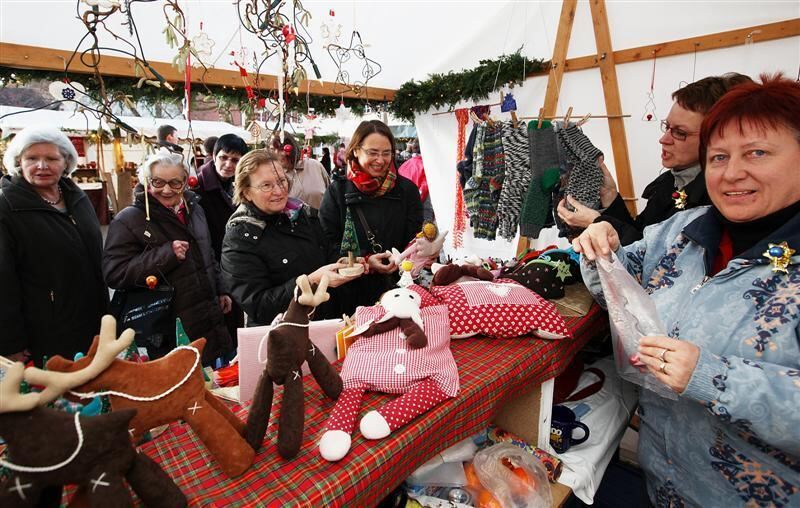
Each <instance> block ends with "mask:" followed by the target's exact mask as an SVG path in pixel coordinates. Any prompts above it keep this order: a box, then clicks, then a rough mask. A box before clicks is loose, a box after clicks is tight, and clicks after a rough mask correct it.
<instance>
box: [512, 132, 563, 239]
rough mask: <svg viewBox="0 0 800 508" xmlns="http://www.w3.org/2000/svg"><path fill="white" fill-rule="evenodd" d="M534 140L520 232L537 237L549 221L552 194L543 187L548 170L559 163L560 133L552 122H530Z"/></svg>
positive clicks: (530, 137) (531, 140)
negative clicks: (555, 130) (558, 144)
mask: <svg viewBox="0 0 800 508" xmlns="http://www.w3.org/2000/svg"><path fill="white" fill-rule="evenodd" d="M528 138H529V140H530V159H531V180H530V183H529V185H528V189H527V192H526V194H525V202H524V204H523V205H522V211H521V215H520V234H522V235H524V236H529V237H533V238H538V237H539V232H540V231H541V229H542V227H543V226H544V224H545V220H546V217H547V211H548V209H549V207H550V197H549V194H548V193H547V192H545V190H544V189H543V187H542V178H543V177H544V174H545V171H546V170H548V169H551V168H557V167H558V166H559V160H558V146H557V138H556V134H555V132H554V131H553V127H552V125H551V124H550V122H542V127H541V129H540V128H537V124H536V123H535V122H531V123H530V124H528Z"/></svg>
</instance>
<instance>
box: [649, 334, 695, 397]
mask: <svg viewBox="0 0 800 508" xmlns="http://www.w3.org/2000/svg"><path fill="white" fill-rule="evenodd" d="M698 358H700V348H699V347H697V346H695V345H694V344H692V343H691V342H687V341H685V340H676V339H670V338H669V337H642V338H641V340H640V341H639V359H640V360H641V361H642V362H643V363H644V364H645V365H647V370H649V371H650V372H651V373H652V374H653V375H654V376H655V377H656V378H657V379H658V380H659V381H661V382H662V383H664V384H665V385H667V386H669V387H670V388H671V389H672V390H673V391H674V392H675V393H683V391H684V390H685V389H686V386H687V385H688V384H689V380H690V379H691V378H692V373H693V372H694V368H695V367H696V366H697V359H698Z"/></svg>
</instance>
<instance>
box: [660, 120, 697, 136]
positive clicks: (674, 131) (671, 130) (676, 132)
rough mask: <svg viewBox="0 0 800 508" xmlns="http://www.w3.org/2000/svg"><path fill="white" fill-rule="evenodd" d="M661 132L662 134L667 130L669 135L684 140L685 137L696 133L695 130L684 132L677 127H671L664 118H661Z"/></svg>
mask: <svg viewBox="0 0 800 508" xmlns="http://www.w3.org/2000/svg"><path fill="white" fill-rule="evenodd" d="M661 132H663V133H664V134H666V133H667V132H669V133H670V135H671V136H672V137H673V138H675V139H676V140H678V141H686V138H688V137H689V136H692V135H694V134H697V133H696V132H686V131H685V130H683V129H680V128H678V127H672V126H671V125H670V124H669V122H667V121H666V120H661Z"/></svg>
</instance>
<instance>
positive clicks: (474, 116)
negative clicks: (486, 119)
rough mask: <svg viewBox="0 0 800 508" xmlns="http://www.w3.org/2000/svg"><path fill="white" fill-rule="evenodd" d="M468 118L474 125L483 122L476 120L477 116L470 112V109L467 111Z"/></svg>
mask: <svg viewBox="0 0 800 508" xmlns="http://www.w3.org/2000/svg"><path fill="white" fill-rule="evenodd" d="M469 117H470V118H471V119H472V122H473V123H475V124H479V123H483V120H481V119H480V118H478V115H476V114H475V112H474V111H472V110H471V109H470V110H469Z"/></svg>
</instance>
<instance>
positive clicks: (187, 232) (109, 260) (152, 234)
mask: <svg viewBox="0 0 800 508" xmlns="http://www.w3.org/2000/svg"><path fill="white" fill-rule="evenodd" d="M135 195H136V201H135V203H134V204H133V206H129V207H127V208H125V209H124V210H122V211H121V212H120V213H119V214H117V216H116V217H115V218H114V220H113V221H112V222H111V225H110V226H109V227H108V236H107V237H106V246H105V251H104V252H103V274H104V275H105V277H106V281H107V282H108V285H109V286H111V287H112V288H114V289H132V288H136V287H145V279H146V278H147V277H148V276H149V275H155V276H156V277H158V278H159V281H160V282H166V283H168V284H170V285H171V286H172V287H173V288H175V298H174V300H173V309H174V311H175V314H176V316H177V317H180V318H181V322H182V323H183V327H184V329H185V330H186V333H187V334H188V335H189V338H190V339H191V340H194V339H199V338H200V337H205V339H206V341H207V343H206V347H205V350H204V351H203V363H205V364H208V363H209V362H211V361H213V360H214V359H215V358H217V357H219V356H221V355H223V354H226V353H228V352H229V351H230V350H231V349H232V348H233V342H232V340H231V336H230V334H229V333H228V330H227V329H226V328H225V323H224V321H223V314H222V309H220V306H219V294H220V291H219V290H218V286H219V285H218V279H219V271H218V267H217V263H216V262H215V261H214V255H213V252H212V250H211V239H210V238H209V233H208V225H207V224H206V218H205V214H204V213H203V209H202V207H200V206H199V204H198V201H199V199H200V198H199V197H198V196H197V195H196V194H194V193H193V192H191V191H186V192H185V194H184V200H185V201H186V205H187V215H186V217H187V224H185V225H184V224H182V223H181V222H180V221H179V220H178V217H177V215H175V213H174V212H173V211H172V210H169V209H167V208H166V207H164V206H163V205H161V203H159V202H158V200H156V199H155V198H153V197H152V196H148V201H149V204H150V223H149V224H148V222H147V220H146V218H145V203H144V189H143V188H142V186H141V185H139V186H137V187H136V191H135ZM174 240H183V241H187V242H189V250H188V251H187V253H186V259H185V260H183V261H178V258H177V257H176V256H175V253H174V252H173V250H172V242H173V241H174ZM164 278H165V279H166V281H164V280H163V279H164ZM170 346H171V347H169V348H167V349H168V350H169V349H173V348H174V347H175V345H174V344H172V345H170Z"/></svg>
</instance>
